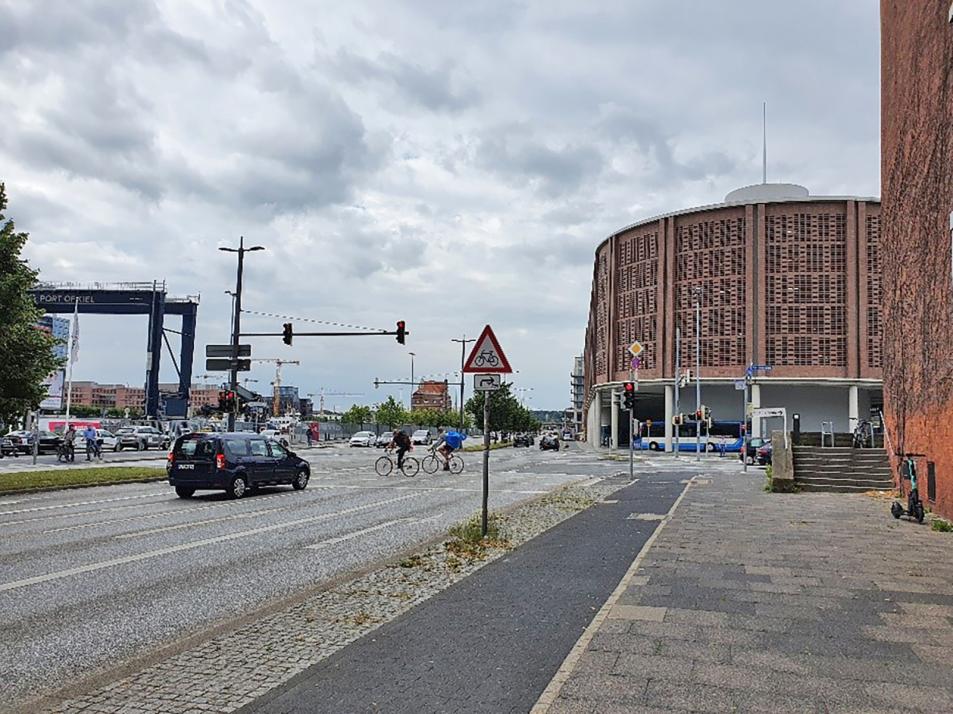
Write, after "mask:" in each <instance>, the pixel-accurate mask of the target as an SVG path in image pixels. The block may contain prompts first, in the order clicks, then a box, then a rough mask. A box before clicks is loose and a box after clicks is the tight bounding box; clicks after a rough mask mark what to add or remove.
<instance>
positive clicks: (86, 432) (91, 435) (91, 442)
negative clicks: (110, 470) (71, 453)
mask: <svg viewBox="0 0 953 714" xmlns="http://www.w3.org/2000/svg"><path fill="white" fill-rule="evenodd" d="M83 438H84V439H86V460H87V461H91V460H92V459H91V456H95V457H96V458H97V459H101V458H102V455H101V454H100V453H99V443H98V442H97V440H96V429H95V428H94V427H93V426H92V425H91V424H87V425H86V428H85V429H83Z"/></svg>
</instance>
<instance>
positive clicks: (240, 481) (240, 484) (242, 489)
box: [228, 476, 248, 498]
mask: <svg viewBox="0 0 953 714" xmlns="http://www.w3.org/2000/svg"><path fill="white" fill-rule="evenodd" d="M247 491H248V482H247V481H246V480H245V477H244V476H236V477H235V478H233V479H232V482H231V484H229V486H228V497H229V498H241V497H242V496H244V495H245V493H247Z"/></svg>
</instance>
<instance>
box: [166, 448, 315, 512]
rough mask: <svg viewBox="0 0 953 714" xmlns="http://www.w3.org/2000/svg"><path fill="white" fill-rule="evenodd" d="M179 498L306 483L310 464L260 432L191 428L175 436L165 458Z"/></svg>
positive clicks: (236, 493) (234, 494) (238, 494)
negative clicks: (215, 430) (203, 431)
mask: <svg viewBox="0 0 953 714" xmlns="http://www.w3.org/2000/svg"><path fill="white" fill-rule="evenodd" d="M166 473H167V474H168V476H169V485H171V486H173V487H174V488H175V492H176V494H178V496H179V498H191V497H192V496H193V495H194V494H195V492H196V491H200V490H223V491H225V493H227V494H228V496H229V497H230V498H241V497H242V496H244V495H246V494H247V493H248V492H249V491H251V492H254V491H255V490H257V489H258V488H259V487H261V486H275V485H280V484H290V485H291V486H292V487H293V488H294V489H295V490H296V491H301V490H302V489H304V488H305V487H306V486H307V485H308V480H309V479H310V478H311V466H310V465H309V464H308V462H307V461H305V460H304V459H302V458H300V457H299V456H298V455H297V454H295V453H294V452H293V451H291V450H290V449H287V448H285V447H284V446H282V445H281V444H279V443H278V442H277V441H274V440H273V439H268V438H265V437H263V436H262V435H261V434H252V433H248V432H241V433H230V434H220V433H210V434H206V433H193V434H185V435H184V436H180V437H179V438H178V439H176V440H175V444H174V445H173V447H172V450H171V451H170V452H169V458H168V462H167V464H166Z"/></svg>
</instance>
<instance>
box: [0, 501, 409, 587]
mask: <svg viewBox="0 0 953 714" xmlns="http://www.w3.org/2000/svg"><path fill="white" fill-rule="evenodd" d="M415 495H416V494H412V493H409V494H407V495H405V496H395V497H394V498H388V499H386V500H384V501H375V502H374V503H368V504H365V505H363V506H354V507H353V508H345V509H344V510H342V511H335V512H334V513H323V514H321V515H318V516H310V517H308V518H298V519H295V520H293V521H286V522H284V523H274V524H272V525H270V526H262V527H260V528H252V529H251V530H247V531H238V532H237V533H228V534H226V535H220V536H216V537H214V538H203V539H201V540H196V541H192V542H190V543H180V544H179V545H172V546H169V547H167V548H159V549H157V550H150V551H146V552H145V553H137V554H135V555H127V556H125V557H122V558H113V559H111V560H104V561H100V562H98V563H90V564H88V565H81V566H78V567H76V568H68V569H66V570H58V571H56V572H53V573H47V574H46V575H36V576H34V577H32V578H23V579H22V580H14V581H12V582H9V583H2V584H0V592H7V591H9V590H17V589H18V588H25V587H28V586H30V585H38V584H40V583H46V582H50V581H51V580H62V579H63V578H68V577H71V576H73V575H81V574H83V573H91V572H94V571H97V570H102V569H104V568H112V567H115V566H117V565H125V564H127V563H136V562H139V561H142V560H149V559H151V558H158V557H159V556H162V555H171V554H172V553H179V552H182V551H184V550H193V549H195V548H201V547H203V546H206V545H214V544H216V543H225V542H227V541H230V540H236V539H238V538H246V537H248V536H254V535H258V534H260V533H269V532H271V531H276V530H280V529H282V528H290V527H292V526H298V525H301V524H303V523H314V522H316V521H323V520H328V519H330V518H337V517H339V516H346V515H349V514H351V513H357V512H359V511H366V510H367V509H369V508H377V507H379V506H385V505H387V504H390V503H396V502H397V501H405V500H407V499H408V498H414V496H415Z"/></svg>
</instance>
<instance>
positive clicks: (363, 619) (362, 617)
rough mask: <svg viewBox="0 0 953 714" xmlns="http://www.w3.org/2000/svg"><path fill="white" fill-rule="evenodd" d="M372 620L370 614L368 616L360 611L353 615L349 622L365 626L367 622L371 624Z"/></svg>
mask: <svg viewBox="0 0 953 714" xmlns="http://www.w3.org/2000/svg"><path fill="white" fill-rule="evenodd" d="M373 619H374V618H373V617H371V616H370V614H368V613H367V612H365V611H364V610H361V611H360V612H358V613H357V614H355V615H354V617H352V618H351V621H352V622H353V623H354V624H355V625H366V624H367V623H368V622H371V621H372V620H373Z"/></svg>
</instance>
